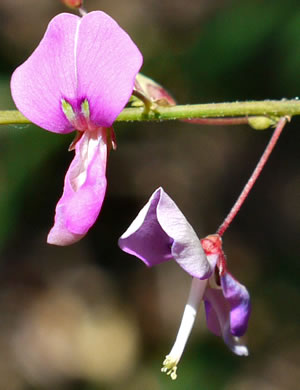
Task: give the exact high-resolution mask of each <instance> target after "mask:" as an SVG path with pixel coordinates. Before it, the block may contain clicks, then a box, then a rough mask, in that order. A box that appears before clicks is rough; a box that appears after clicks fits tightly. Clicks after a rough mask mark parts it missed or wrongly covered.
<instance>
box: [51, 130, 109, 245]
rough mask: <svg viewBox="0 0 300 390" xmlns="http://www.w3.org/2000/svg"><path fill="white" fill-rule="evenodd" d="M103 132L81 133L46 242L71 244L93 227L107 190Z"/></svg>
mask: <svg viewBox="0 0 300 390" xmlns="http://www.w3.org/2000/svg"><path fill="white" fill-rule="evenodd" d="M106 130H107V129H105V128H99V129H98V130H97V131H94V132H84V133H83V135H82V137H81V139H80V140H79V141H78V142H77V144H76V147H75V157H74V159H73V161H72V163H71V165H70V167H69V169H68V172H67V174H66V177H65V184H64V191H63V195H62V197H61V198H60V200H59V201H58V203H57V206H56V214H55V222H54V226H53V227H52V229H51V230H50V232H49V235H48V239H47V242H48V243H49V244H55V245H70V244H73V243H74V242H76V241H78V240H80V239H81V238H82V237H83V236H84V235H85V234H86V233H87V231H88V230H89V228H90V227H91V226H92V225H93V224H94V222H95V220H96V219H97V217H98V215H99V212H100V210H101V207H102V203H103V199H104V195H105V191H106V176H105V172H106V160H107V144H106Z"/></svg>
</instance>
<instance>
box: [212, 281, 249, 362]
mask: <svg viewBox="0 0 300 390" xmlns="http://www.w3.org/2000/svg"><path fill="white" fill-rule="evenodd" d="M204 303H205V311H206V322H207V327H208V329H209V330H210V331H211V332H213V333H214V334H216V335H217V336H222V337H223V339H224V342H225V343H226V345H227V346H228V347H229V348H230V349H231V350H232V352H234V353H235V354H236V355H240V356H247V355H248V348H247V347H246V346H245V345H243V344H242V343H241V340H240V339H239V338H238V337H236V336H235V335H233V334H232V332H231V328H230V305H229V303H228V301H227V300H226V298H225V297H224V295H223V292H222V290H221V289H214V288H211V287H207V289H206V291H205V294H204Z"/></svg>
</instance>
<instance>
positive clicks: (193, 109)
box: [0, 99, 300, 125]
mask: <svg viewBox="0 0 300 390" xmlns="http://www.w3.org/2000/svg"><path fill="white" fill-rule="evenodd" d="M260 115H261V116H267V117H282V116H290V117H292V116H294V115H300V100H297V99H293V100H285V99H283V100H263V101H251V102H234V103H211V104H192V105H184V106H170V107H162V106H158V107H156V108H155V111H152V110H151V111H150V112H148V113H146V112H145V109H144V108H143V107H142V108H125V109H124V110H123V111H122V112H121V114H120V115H119V116H118V118H117V119H116V122H132V121H138V122H142V121H162V120H176V119H195V118H224V117H241V116H260ZM23 123H30V121H29V120H28V119H26V118H25V117H24V116H23V115H22V114H21V113H20V112H19V111H0V124H2V125H7V124H23Z"/></svg>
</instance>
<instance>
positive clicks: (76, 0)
mask: <svg viewBox="0 0 300 390" xmlns="http://www.w3.org/2000/svg"><path fill="white" fill-rule="evenodd" d="M61 1H62V2H63V3H64V4H65V5H66V6H67V7H69V8H80V7H81V6H82V3H83V0H61Z"/></svg>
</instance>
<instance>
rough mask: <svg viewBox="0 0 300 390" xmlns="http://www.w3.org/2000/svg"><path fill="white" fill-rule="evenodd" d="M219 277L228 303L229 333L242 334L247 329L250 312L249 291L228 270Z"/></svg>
mask: <svg viewBox="0 0 300 390" xmlns="http://www.w3.org/2000/svg"><path fill="white" fill-rule="evenodd" d="M220 279H221V285H222V290H223V294H224V297H225V299H226V300H227V302H228V303H229V305H230V329H231V333H232V334H233V335H234V336H239V337H240V336H243V335H244V334H245V332H246V330H247V327H248V320H249V317H250V312H251V305H250V295H249V292H248V290H247V289H246V287H245V286H243V285H242V284H241V283H239V282H238V281H237V280H236V279H234V277H233V276H232V275H231V274H230V273H229V272H226V273H225V274H224V275H223V276H221V278H220Z"/></svg>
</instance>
